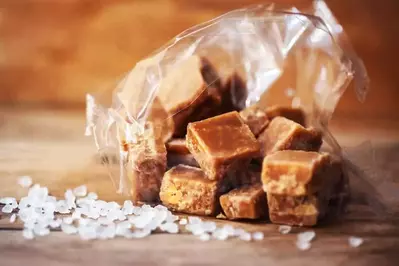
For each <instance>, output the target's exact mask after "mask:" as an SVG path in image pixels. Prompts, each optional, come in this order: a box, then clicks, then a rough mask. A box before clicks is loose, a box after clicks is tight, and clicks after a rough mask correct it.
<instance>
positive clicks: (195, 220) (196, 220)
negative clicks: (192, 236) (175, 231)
mask: <svg viewBox="0 0 399 266" xmlns="http://www.w3.org/2000/svg"><path fill="white" fill-rule="evenodd" d="M201 222H202V220H201V219H200V218H198V217H194V216H190V217H188V223H189V224H197V223H201Z"/></svg>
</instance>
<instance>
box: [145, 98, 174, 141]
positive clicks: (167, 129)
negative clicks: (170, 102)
mask: <svg viewBox="0 0 399 266" xmlns="http://www.w3.org/2000/svg"><path fill="white" fill-rule="evenodd" d="M147 121H148V122H151V123H152V125H153V126H154V132H155V137H156V138H161V139H162V141H163V142H164V143H166V142H167V141H168V140H169V139H170V138H171V137H172V135H173V132H174V129H175V125H174V122H173V118H172V117H171V116H170V115H169V114H168V112H166V110H165V108H164V107H163V105H162V103H161V101H160V100H159V98H158V97H155V98H154V101H153V102H152V105H151V109H150V113H149V114H148V117H147Z"/></svg>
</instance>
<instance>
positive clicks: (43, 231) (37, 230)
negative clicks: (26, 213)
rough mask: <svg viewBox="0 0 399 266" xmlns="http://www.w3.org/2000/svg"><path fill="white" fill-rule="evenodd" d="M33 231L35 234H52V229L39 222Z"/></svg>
mask: <svg viewBox="0 0 399 266" xmlns="http://www.w3.org/2000/svg"><path fill="white" fill-rule="evenodd" d="M33 232H34V233H35V235H38V236H45V235H48V234H50V229H48V228H47V227H43V225H41V224H37V225H35V226H34V228H33Z"/></svg>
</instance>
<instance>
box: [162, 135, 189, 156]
mask: <svg viewBox="0 0 399 266" xmlns="http://www.w3.org/2000/svg"><path fill="white" fill-rule="evenodd" d="M166 150H167V151H168V152H172V153H177V154H190V151H189V150H188V149H187V146H186V140H185V139H183V138H182V139H171V140H170V141H169V142H168V143H166Z"/></svg>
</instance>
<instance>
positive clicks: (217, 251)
mask: <svg viewBox="0 0 399 266" xmlns="http://www.w3.org/2000/svg"><path fill="white" fill-rule="evenodd" d="M376 123H377V124H376ZM371 124H373V125H374V126H373V127H371V126H370V125H371ZM332 130H333V132H334V133H335V135H336V136H337V138H338V139H339V140H340V142H341V143H342V144H343V146H356V145H357V144H360V142H361V140H362V139H364V140H366V139H372V140H373V143H375V145H374V146H373V149H366V148H367V147H371V146H370V145H368V144H364V145H363V146H362V147H361V148H352V149H350V150H348V151H349V154H351V155H353V156H354V158H355V159H356V160H357V161H358V162H363V163H364V162H366V161H367V162H369V161H370V160H371V159H372V158H374V159H373V160H372V162H373V163H372V165H371V166H370V164H368V166H369V167H371V168H372V169H382V170H378V171H377V170H376V172H377V173H380V176H381V178H382V179H384V180H385V181H386V182H385V183H382V185H381V182H379V183H378V184H380V186H379V188H380V189H382V190H383V191H382V192H383V194H384V196H385V197H386V200H387V202H388V203H389V206H390V210H394V209H395V208H394V207H396V206H398V205H397V202H398V200H397V199H395V193H396V192H398V191H399V187H398V184H399V183H398V179H399V178H398V176H395V174H397V173H399V166H398V163H397V162H398V160H399V124H398V123H397V122H395V123H393V122H392V121H391V122H389V123H388V122H386V121H369V120H365V121H359V120H357V121H351V120H343V119H337V120H335V121H333V123H332ZM83 133H84V114H83V111H63V110H58V111H55V110H52V111H50V110H29V109H25V110H23V109H19V110H17V109H4V108H3V109H0V197H3V196H14V197H21V196H23V195H25V194H26V192H27V191H26V189H23V188H21V187H19V186H18V185H17V177H18V176H21V175H31V176H32V178H33V180H34V182H35V183H40V184H41V185H44V186H47V187H48V188H49V190H50V192H51V193H52V194H54V195H55V196H63V192H64V191H65V189H67V188H73V187H76V186H78V185H80V184H87V186H88V188H89V190H90V191H95V192H97V193H98V194H99V196H100V198H102V199H104V200H116V201H119V202H121V201H123V200H124V199H125V197H124V196H121V195H118V194H116V193H115V190H114V188H113V185H112V182H111V180H110V179H109V177H108V175H107V174H106V171H105V170H104V168H103V167H102V166H101V165H100V164H99V163H98V157H97V156H96V155H95V152H96V151H95V147H94V144H93V141H92V139H91V138H86V137H84V134H83ZM370 158H371V159H370ZM377 176H379V174H377ZM382 179H381V180H382ZM381 180H379V181H381ZM374 181H375V180H374ZM397 195H399V194H397ZM396 197H397V196H396ZM398 213H399V212H394V211H392V215H391V216H390V217H385V218H384V217H380V216H378V215H375V214H373V213H372V212H371V211H370V209H369V208H367V207H365V206H360V205H352V206H351V207H350V211H349V213H348V215H347V216H346V218H345V219H344V220H342V221H341V222H336V223H333V224H330V225H323V226H320V227H317V228H315V231H316V234H317V236H316V239H315V241H314V242H313V245H312V248H311V249H310V250H309V251H299V250H297V248H296V247H295V239H296V234H295V233H296V232H300V231H304V229H294V230H293V233H292V234H289V235H280V234H279V233H278V230H277V228H278V226H276V225H272V224H267V223H258V224H244V223H238V222H235V223H232V224H234V225H235V226H239V227H242V228H244V229H246V230H248V231H258V230H261V231H263V232H264V233H265V239H264V240H263V241H259V242H251V243H247V242H244V241H238V240H229V241H224V242H222V241H216V240H215V241H209V242H201V241H199V240H198V239H196V238H195V237H194V236H192V235H189V234H179V235H170V234H154V235H151V236H150V237H148V238H145V239H140V240H126V239H120V238H118V239H113V240H108V241H82V240H80V239H79V237H77V236H68V235H65V234H63V233H61V232H52V233H51V234H50V236H46V237H40V238H36V239H35V240H25V239H24V238H23V237H22V234H21V231H20V229H21V225H20V224H18V223H16V224H9V223H8V219H9V216H8V215H3V216H1V219H0V265H7V266H11V265H25V264H31V265H111V264H113V265H142V264H143V265H200V264H209V265H216V264H222V265H223V264H231V265H323V266H327V265H338V264H340V265H378V266H383V265H399V254H398V251H399V216H398V215H397V214H398ZM219 222H220V221H219ZM349 236H359V237H362V238H364V239H365V242H364V244H363V245H362V246H360V247H359V248H351V247H349V245H348V237H349Z"/></svg>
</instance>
